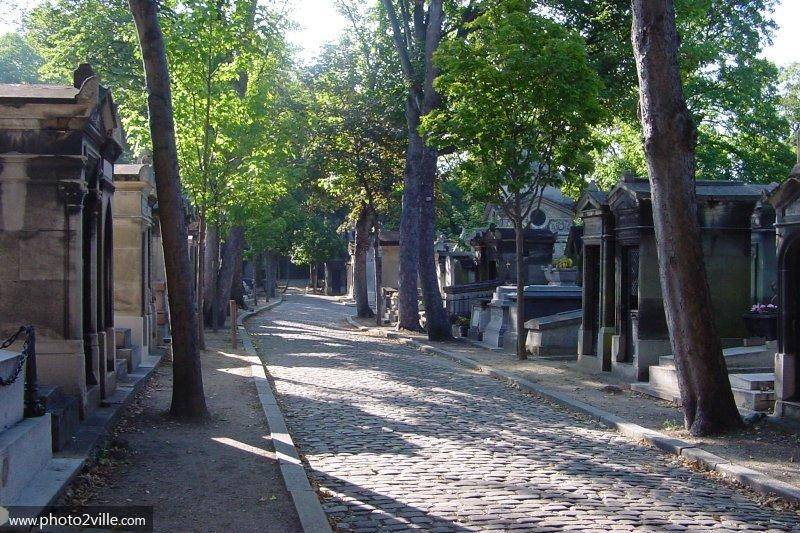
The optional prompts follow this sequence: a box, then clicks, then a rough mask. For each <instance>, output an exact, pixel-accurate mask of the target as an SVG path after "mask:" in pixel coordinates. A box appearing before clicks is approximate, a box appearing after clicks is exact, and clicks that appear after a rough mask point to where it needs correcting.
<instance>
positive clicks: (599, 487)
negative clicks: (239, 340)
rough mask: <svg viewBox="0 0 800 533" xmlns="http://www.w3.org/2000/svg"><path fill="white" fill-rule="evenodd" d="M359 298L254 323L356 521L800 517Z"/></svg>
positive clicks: (782, 521)
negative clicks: (408, 331) (387, 322)
mask: <svg viewBox="0 0 800 533" xmlns="http://www.w3.org/2000/svg"><path fill="white" fill-rule="evenodd" d="M350 311H351V310H349V309H348V308H346V307H343V306H340V305H336V304H334V303H332V302H330V301H328V300H325V299H322V298H311V297H303V296H297V295H292V296H290V297H289V299H288V300H287V302H286V303H284V304H283V306H282V307H280V308H278V310H277V311H275V312H273V313H270V314H268V315H264V316H261V317H256V318H254V319H252V321H251V322H250V324H249V326H250V329H251V331H254V332H255V333H257V334H258V335H257V337H256V338H257V339H258V342H260V343H261V344H262V345H263V346H264V347H266V348H267V351H266V352H265V353H269V361H268V368H269V371H270V373H271V374H272V376H273V377H274V380H275V387H276V390H277V393H278V398H279V402H280V405H281V407H282V409H283V411H284V415H285V418H286V422H287V425H288V426H289V430H290V432H291V434H292V437H293V438H294V440H295V443H296V445H297V447H298V449H299V450H300V452H301V453H302V454H303V456H304V457H305V459H306V460H307V461H308V464H309V467H310V470H309V475H310V476H311V478H312V479H314V480H315V481H316V483H318V484H319V486H320V487H323V488H324V489H325V490H326V493H327V494H329V495H330V497H329V498H327V499H326V506H329V508H328V509H327V512H328V513H329V514H330V515H331V516H334V515H335V516H337V517H338V518H341V521H342V522H345V523H347V524H349V525H350V526H352V527H354V528H357V527H358V526H359V525H361V526H362V527H363V528H364V530H365V531H366V530H372V529H371V528H377V529H376V530H378V531H401V530H420V529H421V530H425V531H454V532H464V531H476V530H480V531H487V530H492V529H497V530H499V531H509V530H512V529H513V530H522V531H566V530H579V531H591V530H598V531H682V530H685V531H709V530H713V531H720V530H725V529H728V530H735V531H765V530H770V528H772V530H774V531H783V532H786V531H796V532H800V525H798V521H797V516H796V515H793V514H790V513H788V512H779V511H775V510H772V509H768V508H760V507H759V506H758V505H757V504H756V503H754V502H752V501H751V500H748V499H747V498H746V497H745V496H744V495H742V494H740V493H738V492H736V491H735V490H733V489H731V488H729V487H727V486H725V485H723V484H720V483H717V482H715V481H713V480H712V479H709V478H707V477H705V476H702V475H698V474H696V473H694V472H692V471H690V470H688V469H686V468H684V467H683V466H681V465H679V464H676V463H675V462H674V461H669V460H668V458H666V457H665V456H664V455H663V454H661V453H660V452H658V451H657V450H654V449H651V448H647V447H644V446H639V445H636V444H634V443H631V442H629V441H627V440H625V439H623V438H621V437H620V436H619V435H618V434H617V433H615V432H613V431H609V430H608V429H607V428H606V427H605V426H603V425H602V424H600V423H599V422H596V421H593V420H588V421H587V420H581V419H577V418H575V417H573V416H571V415H570V414H569V413H567V412H565V411H563V410H561V409H560V408H558V407H553V406H551V404H545V403H542V402H541V401H539V400H537V399H536V398H534V397H531V396H528V395H526V394H524V393H523V392H521V391H520V390H518V389H516V388H513V387H510V386H508V385H506V384H504V383H503V382H501V381H498V380H495V379H493V378H491V377H488V376H486V375H483V374H479V373H476V372H473V371H471V370H469V369H468V368H465V367H463V366H462V365H459V364H457V363H454V362H452V361H449V360H445V359H443V358H439V357H437V356H433V355H427V354H423V353H421V352H420V351H418V350H415V349H414V348H412V347H410V346H404V345H402V344H400V343H396V342H393V341H390V340H386V339H381V338H377V337H371V336H368V335H366V334H364V333H362V332H359V331H354V330H345V329H342V328H340V327H338V326H337V324H339V323H342V322H343V318H344V316H345V313H347V312H350ZM664 445H668V446H673V445H678V446H679V444H678V443H672V442H670V443H665V444H664ZM691 450H692V449H685V450H683V454H684V455H686V456H689V457H691V455H692V454H694V453H695V452H693V451H691ZM696 458H697V459H700V457H699V456H697V457H696ZM719 466H721V465H717V467H718V469H720V468H719ZM726 473H728V474H729V475H731V474H733V472H730V471H729V472H726ZM736 474H739V475H744V474H747V473H746V472H737V473H736ZM332 509H337V512H334V511H333V510H332ZM341 509H343V510H341ZM376 511H381V512H382V514H376ZM414 521H416V522H418V523H416V524H414V523H412V522H414ZM517 528H518V529H517ZM720 528H722V529H720Z"/></svg>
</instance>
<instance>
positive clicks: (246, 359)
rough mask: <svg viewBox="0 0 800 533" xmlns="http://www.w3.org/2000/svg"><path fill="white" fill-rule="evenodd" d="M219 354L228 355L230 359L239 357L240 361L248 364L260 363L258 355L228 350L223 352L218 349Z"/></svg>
mask: <svg viewBox="0 0 800 533" xmlns="http://www.w3.org/2000/svg"><path fill="white" fill-rule="evenodd" d="M217 354H218V355H221V356H223V357H228V358H230V359H237V360H239V361H242V362H245V363H247V364H248V365H251V364H258V363H260V361H259V359H258V357H253V356H250V355H240V354H235V353H228V352H222V351H218V352H217Z"/></svg>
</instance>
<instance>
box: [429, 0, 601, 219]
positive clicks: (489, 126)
mask: <svg viewBox="0 0 800 533" xmlns="http://www.w3.org/2000/svg"><path fill="white" fill-rule="evenodd" d="M532 4H533V2H532V1H529V0H503V1H501V2H497V3H495V4H494V5H492V6H491V7H489V8H488V9H487V10H486V11H485V12H484V13H483V14H482V15H481V16H479V17H478V18H477V19H475V20H474V21H473V22H472V23H470V24H469V26H468V30H469V33H468V35H467V36H466V38H461V37H459V36H453V37H450V38H448V39H447V40H445V41H444V42H443V43H442V45H441V46H440V49H439V52H438V53H437V55H436V61H437V64H438V65H439V67H440V68H441V71H442V74H441V76H440V77H439V79H438V80H437V82H436V86H437V88H438V89H439V91H440V92H441V93H442V95H443V96H444V98H445V106H444V108H443V109H442V110H441V111H434V112H433V113H431V114H430V115H428V116H427V117H425V119H424V121H423V129H424V130H425V131H426V132H427V134H428V135H429V136H430V138H431V140H432V141H433V142H435V143H436V144H437V145H439V146H440V147H443V148H444V147H451V148H452V149H454V150H455V153H456V154H459V155H460V161H459V164H458V166H457V168H456V174H457V175H459V176H460V177H461V179H462V183H463V184H464V186H465V188H466V189H467V190H468V191H469V193H470V194H471V196H472V197H473V198H475V199H478V200H481V201H484V202H489V203H493V204H497V205H505V204H506V203H507V202H508V200H509V195H513V194H515V193H523V192H526V191H527V192H530V189H531V188H532V187H533V188H538V189H539V191H538V192H536V193H535V195H538V194H539V193H540V190H541V188H542V187H543V186H544V185H548V184H555V183H559V182H560V181H561V180H562V179H563V177H565V176H576V175H581V174H583V173H585V172H587V171H588V170H589V168H590V165H591V161H590V159H589V157H588V155H587V154H588V151H589V149H591V147H592V143H591V130H590V126H591V124H593V123H596V122H597V121H598V120H599V119H600V116H601V110H600V104H599V101H598V93H599V91H600V88H601V83H600V80H599V78H598V76H597V74H596V73H595V72H594V71H593V70H592V69H591V68H590V66H589V64H588V62H587V58H586V51H585V47H584V44H583V41H582V39H581V38H580V36H578V35H577V34H574V33H572V32H570V31H568V30H567V29H566V28H564V27H563V26H561V25H560V24H557V23H555V22H553V21H551V20H549V19H547V18H545V17H541V16H538V15H535V14H532V13H531V9H532Z"/></svg>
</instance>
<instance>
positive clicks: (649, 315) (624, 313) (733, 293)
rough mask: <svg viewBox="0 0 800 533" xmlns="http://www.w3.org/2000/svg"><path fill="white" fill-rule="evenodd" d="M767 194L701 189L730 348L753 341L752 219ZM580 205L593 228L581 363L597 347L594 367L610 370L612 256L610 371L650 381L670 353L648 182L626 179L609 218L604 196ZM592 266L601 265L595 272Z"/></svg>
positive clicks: (713, 284) (718, 309) (710, 262)
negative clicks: (749, 322)
mask: <svg viewBox="0 0 800 533" xmlns="http://www.w3.org/2000/svg"><path fill="white" fill-rule="evenodd" d="M763 192H764V186H762V185H749V184H744V183H738V182H724V181H713V182H702V181H698V182H697V183H696V194H697V200H698V217H699V223H700V228H701V234H702V243H703V251H704V254H705V258H706V269H707V272H708V280H709V287H710V289H711V299H712V305H713V307H714V316H715V317H716V326H717V330H718V332H719V334H720V336H721V337H722V341H723V345H724V346H735V345H737V344H738V345H741V343H742V339H743V338H746V337H747V332H746V330H745V328H744V322H743V320H742V313H744V312H746V311H747V310H748V309H749V305H750V291H749V287H750V268H751V257H750V254H751V244H750V238H751V237H750V217H751V215H752V213H753V210H754V208H755V205H756V202H758V200H759V199H760V198H761V197H762V194H763ZM581 205H582V207H583V211H582V212H583V216H584V219H585V220H586V221H587V224H588V225H587V230H586V232H585V236H584V239H585V242H586V246H588V247H589V248H587V249H586V250H585V255H584V263H585V267H584V285H585V286H586V287H587V290H586V292H585V293H584V298H585V301H586V302H587V303H588V304H589V305H588V306H587V307H588V309H585V311H586V313H585V316H584V321H585V323H584V325H583V326H582V330H583V334H582V339H581V348H580V349H581V352H582V357H581V359H582V360H583V361H587V360H588V357H590V356H589V355H588V354H589V353H591V350H592V345H593V344H594V352H595V353H601V354H602V355H603V357H600V358H598V359H596V360H595V362H594V363H593V364H594V366H595V368H597V369H604V370H606V369H608V365H607V362H608V355H606V349H607V336H608V332H609V331H610V329H607V328H611V326H612V324H611V322H610V316H609V314H610V309H611V300H610V298H611V295H610V294H608V292H607V289H606V287H607V286H608V284H609V283H610V279H611V272H610V269H611V268H612V265H611V261H610V254H611V253H612V250H613V255H614V263H613V279H614V294H613V308H614V319H613V328H614V334H613V336H612V337H611V353H610V359H611V360H610V363H611V370H612V371H613V372H614V373H616V374H619V375H621V376H623V377H625V378H627V379H630V380H640V381H646V380H647V378H648V371H649V368H650V366H652V365H657V364H658V363H659V357H661V356H667V355H669V354H670V353H671V347H670V343H669V335H668V330H667V324H666V318H665V316H664V308H663V302H662V296H661V285H660V281H659V274H658V260H657V255H656V243H655V233H654V230H653V216H652V205H651V201H650V183H649V182H648V181H647V180H644V179H637V178H633V177H626V178H625V179H623V181H622V182H620V183H619V184H618V185H617V186H616V187H615V188H614V189H613V190H612V191H611V192H610V193H609V194H608V198H607V206H608V207H607V209H608V211H609V212H610V214H611V218H609V217H608V216H607V214H605V215H604V213H605V209H606V208H605V206H604V204H603V202H602V199H601V197H600V195H597V194H595V197H594V199H592V200H589V199H587V200H586V201H585V202H583V203H582V204H581ZM598 235H600V236H599V237H598ZM592 247H593V248H592ZM604 250H605V252H604ZM604 253H605V255H604ZM592 264H594V265H599V267H594V268H593V267H592V266H591V265H592ZM604 284H605V285H604ZM601 331H602V335H601V334H600V332H601ZM586 336H588V337H589V339H588V340H587V339H586V338H585V337H586ZM594 339H596V340H594ZM595 357H596V356H595Z"/></svg>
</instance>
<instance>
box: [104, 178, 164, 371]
mask: <svg viewBox="0 0 800 533" xmlns="http://www.w3.org/2000/svg"><path fill="white" fill-rule="evenodd" d="M114 184H115V186H116V192H115V194H114V208H115V209H114V322H115V326H116V328H117V348H118V354H117V355H118V357H120V358H122V359H125V361H126V366H127V367H128V368H127V369H128V371H129V372H133V371H134V370H135V368H136V367H137V366H138V364H139V362H140V361H141V359H142V358H146V357H147V356H148V355H149V354H150V352H151V349H153V348H154V347H155V346H157V345H160V344H162V343H163V338H164V334H165V332H164V331H163V325H164V323H163V318H164V312H165V309H164V307H165V305H166V302H165V297H164V294H163V293H164V288H165V281H166V274H165V270H164V259H163V257H164V253H163V248H162V245H161V228H160V225H159V220H158V216H157V205H158V202H157V196H156V187H155V178H154V175H153V170H152V167H151V166H150V165H142V164H135V165H116V166H115V167H114ZM159 313H160V314H161V319H162V320H161V324H159ZM159 326H162V327H159Z"/></svg>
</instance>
